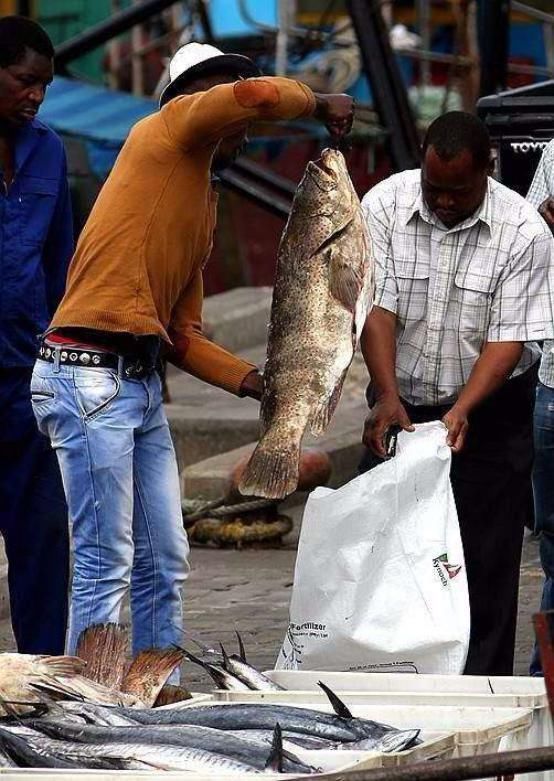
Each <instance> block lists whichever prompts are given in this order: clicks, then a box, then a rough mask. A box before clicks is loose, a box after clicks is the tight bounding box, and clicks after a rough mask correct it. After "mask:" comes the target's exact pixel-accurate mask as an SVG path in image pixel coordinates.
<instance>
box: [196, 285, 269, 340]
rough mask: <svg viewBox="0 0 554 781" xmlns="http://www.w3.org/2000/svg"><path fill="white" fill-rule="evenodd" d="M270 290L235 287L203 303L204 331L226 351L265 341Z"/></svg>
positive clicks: (266, 288) (210, 297)
mask: <svg viewBox="0 0 554 781" xmlns="http://www.w3.org/2000/svg"><path fill="white" fill-rule="evenodd" d="M272 292H273V289H272V288H271V287H237V288H235V289H234V290H228V291H227V292H226V293H219V294H218V295H215V296H209V297H208V298H206V299H205V301H204V308H203V314H202V319H203V321H204V331H205V333H206V335H207V336H209V337H210V339H212V340H213V341H214V342H217V343H218V344H221V345H223V347H226V348H227V349H228V350H231V351H232V352H236V351H239V350H245V349H247V348H249V347H253V346H254V345H259V344H263V343H265V341H266V335H267V325H268V323H269V315H270V311H271V296H272Z"/></svg>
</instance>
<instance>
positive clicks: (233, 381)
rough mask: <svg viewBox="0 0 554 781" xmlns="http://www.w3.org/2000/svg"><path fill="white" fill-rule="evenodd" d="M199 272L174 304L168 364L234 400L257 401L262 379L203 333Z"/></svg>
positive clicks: (245, 363)
mask: <svg viewBox="0 0 554 781" xmlns="http://www.w3.org/2000/svg"><path fill="white" fill-rule="evenodd" d="M202 301H203V284H202V272H201V270H200V269H198V270H197V271H196V272H195V274H194V276H193V278H192V280H191V282H190V283H189V284H188V285H187V288H186V289H185V291H184V292H183V293H182V294H181V297H180V299H179V301H178V302H177V304H176V306H175V308H174V310H173V315H172V319H171V323H170V325H169V328H168V332H169V336H170V338H171V340H172V342H173V349H171V350H170V351H169V353H168V355H167V360H168V361H169V362H170V363H172V364H174V365H175V366H177V367H178V368H179V369H182V370H183V371H186V372H188V373H189V374H192V375H194V376H195V377H198V379H200V380H204V381H205V382H208V383H210V385H215V386H217V387H219V388H223V389H224V390H226V391H228V392H229V393H234V394H235V395H236V396H250V397H252V398H255V399H260V398H261V395H262V375H261V374H260V373H259V371H258V369H257V368H256V366H254V365H253V364H251V363H249V362H248V361H244V360H242V358H238V357H237V356H236V355H233V354H232V353H230V352H228V351H227V350H225V349H224V348H223V347H221V346H220V345H218V344H215V342H211V341H210V340H209V339H208V338H207V337H206V336H205V334H204V333H203V332H202Z"/></svg>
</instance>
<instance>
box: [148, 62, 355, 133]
mask: <svg viewBox="0 0 554 781" xmlns="http://www.w3.org/2000/svg"><path fill="white" fill-rule="evenodd" d="M161 115H162V117H163V118H164V121H165V122H166V125H167V128H168V131H169V133H170V135H171V136H172V137H173V138H174V139H175V141H177V142H178V143H179V144H180V145H182V146H183V147H184V148H193V147H199V146H207V145H209V144H213V143H214V142H216V141H217V140H218V139H220V138H224V137H225V136H227V135H231V134H233V133H235V132H237V130H239V129H240V128H241V127H245V126H247V125H248V124H249V123H250V122H253V121H256V120H263V119H265V120H293V119H300V118H303V117H311V116H313V117H314V118H315V119H317V120H319V121H321V122H324V123H325V124H326V125H327V126H328V128H329V131H330V132H331V134H332V135H333V136H336V137H340V136H342V135H344V134H345V133H348V132H349V130H350V127H351V125H352V118H353V101H352V98H350V97H349V96H348V95H319V94H314V93H313V92H312V91H311V89H310V88H309V87H307V86H306V85H305V84H302V83H301V82H298V81H295V80H293V79H287V78H283V77H279V76H267V77H261V78H256V79H245V80H243V81H237V82H234V83H232V84H219V85H217V86H215V87H212V88H211V89H209V90H207V91H206V92H198V93H195V94H193V95H184V96H181V97H177V98H175V99H174V100H172V101H170V102H169V103H168V104H167V105H166V106H164V108H163V109H162V110H161Z"/></svg>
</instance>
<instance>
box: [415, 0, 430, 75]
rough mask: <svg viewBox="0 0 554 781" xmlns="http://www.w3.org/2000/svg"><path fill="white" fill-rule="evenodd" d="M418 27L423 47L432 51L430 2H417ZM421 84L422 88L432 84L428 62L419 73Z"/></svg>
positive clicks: (426, 0) (422, 65)
mask: <svg viewBox="0 0 554 781" xmlns="http://www.w3.org/2000/svg"><path fill="white" fill-rule="evenodd" d="M417 26H418V30H419V36H420V38H421V46H422V48H423V49H425V51H430V49H431V14H430V8H429V0H417ZM419 83H420V86H422V87H428V86H429V84H430V83H431V66H430V64H429V62H428V61H426V60H424V61H423V62H422V63H421V67H420V71H419Z"/></svg>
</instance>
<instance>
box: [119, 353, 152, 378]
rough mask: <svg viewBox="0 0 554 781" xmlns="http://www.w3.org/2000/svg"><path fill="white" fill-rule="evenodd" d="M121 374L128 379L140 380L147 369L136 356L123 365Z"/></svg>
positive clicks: (144, 375)
mask: <svg viewBox="0 0 554 781" xmlns="http://www.w3.org/2000/svg"><path fill="white" fill-rule="evenodd" d="M123 374H124V375H125V377H126V378H127V379H128V380H142V379H143V378H144V377H146V374H147V369H146V366H143V365H142V363H141V361H140V359H139V358H137V359H136V360H134V361H132V362H131V363H128V364H127V365H126V366H125V367H124V369H123Z"/></svg>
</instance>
